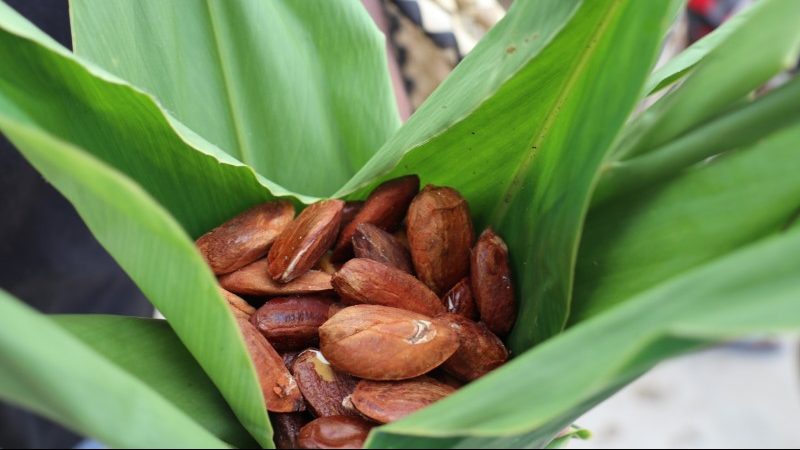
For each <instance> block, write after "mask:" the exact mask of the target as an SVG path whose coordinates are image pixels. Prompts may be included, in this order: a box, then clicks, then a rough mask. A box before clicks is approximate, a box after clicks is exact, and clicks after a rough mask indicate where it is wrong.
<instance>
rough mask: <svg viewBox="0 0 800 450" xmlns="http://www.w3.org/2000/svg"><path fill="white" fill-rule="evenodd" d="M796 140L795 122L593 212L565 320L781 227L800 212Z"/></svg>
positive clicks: (594, 311)
mask: <svg viewBox="0 0 800 450" xmlns="http://www.w3.org/2000/svg"><path fill="white" fill-rule="evenodd" d="M798 86H800V84H798ZM794 105H795V109H796V105H797V101H795V102H794ZM797 123H800V121H798V122H797ZM798 142H800V125H795V126H793V127H791V128H787V129H785V130H782V131H780V132H777V133H774V134H773V135H771V136H769V137H768V138H766V139H764V140H762V141H761V142H759V143H757V144H755V145H753V146H751V147H750V148H747V149H743V150H742V151H738V152H733V153H731V154H726V155H722V156H720V157H718V158H716V159H714V160H712V161H710V162H708V163H705V164H701V165H699V166H696V167H694V168H692V169H690V170H687V171H686V172H685V173H684V174H682V175H680V176H678V177H677V178H675V179H673V180H671V181H670V182H669V183H667V184H665V185H656V186H655V187H653V188H650V189H646V190H641V191H640V192H635V193H632V194H630V195H627V196H624V197H619V198H617V199H616V201H614V202H609V203H607V204H605V205H603V206H601V207H598V208H595V209H593V210H592V212H591V213H590V215H589V218H588V219H587V223H586V231H585V233H584V237H583V241H582V244H581V249H580V253H579V258H578V266H577V270H576V281H575V297H574V300H573V317H572V322H573V323H577V322H579V321H581V320H583V319H586V318H587V317H590V316H592V315H596V314H598V313H600V312H602V311H605V310H607V309H608V308H610V307H612V306H613V305H616V304H618V303H619V302H623V301H627V299H629V298H630V297H631V296H632V295H634V294H637V293H638V292H641V291H643V290H645V289H647V288H649V287H651V286H653V285H655V284H657V283H660V282H662V281H664V280H667V279H669V278H671V277H674V276H677V275H679V274H681V273H684V272H690V271H692V269H694V268H695V267H697V266H699V265H702V264H704V263H707V262H709V261H711V260H713V259H714V258H718V257H721V256H724V255H725V254H727V253H729V252H732V251H734V250H736V249H737V248H740V247H742V246H744V245H747V244H749V243H750V242H752V241H754V240H757V239H759V238H762V237H763V236H766V235H769V234H774V233H777V232H779V231H780V230H782V229H783V228H784V226H785V225H786V224H787V223H788V221H789V219H790V217H791V216H792V214H794V213H795V212H796V211H797V210H798V208H800V200H799V199H800V177H798V176H797V174H798V173H800V157H799V156H800V153H798V149H797V143H798Z"/></svg>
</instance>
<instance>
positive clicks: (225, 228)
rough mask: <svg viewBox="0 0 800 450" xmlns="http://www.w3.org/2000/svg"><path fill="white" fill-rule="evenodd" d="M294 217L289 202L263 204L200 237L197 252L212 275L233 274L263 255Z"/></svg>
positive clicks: (292, 207) (292, 208)
mask: <svg viewBox="0 0 800 450" xmlns="http://www.w3.org/2000/svg"><path fill="white" fill-rule="evenodd" d="M293 217H294V206H292V204H291V203H289V202H267V203H263V204H261V205H258V206H255V207H253V208H250V209H248V210H247V211H245V212H243V213H241V214H239V215H238V216H236V217H234V218H233V219H231V220H229V221H227V222H225V223H224V224H222V225H220V226H218V227H217V228H214V229H213V230H211V231H209V232H208V233H206V234H204V235H202V236H200V238H199V239H197V243H196V244H197V248H198V250H200V253H201V254H202V255H203V258H204V259H205V260H206V262H207V263H208V265H209V266H210V267H211V270H212V271H213V272H214V273H215V274H217V275H219V274H223V273H228V272H233V271H234V270H236V269H239V268H241V267H244V266H246V265H248V264H250V263H251V262H253V261H255V260H257V259H259V258H261V257H263V256H264V255H266V254H267V248H268V247H269V245H270V244H271V243H272V242H273V241H274V240H275V238H277V237H278V236H279V235H280V234H281V233H283V231H284V230H285V229H286V227H287V226H288V225H289V223H291V222H292V218H293Z"/></svg>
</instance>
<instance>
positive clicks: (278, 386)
mask: <svg viewBox="0 0 800 450" xmlns="http://www.w3.org/2000/svg"><path fill="white" fill-rule="evenodd" d="M236 321H237V323H238V324H239V329H240V330H241V332H242V336H243V337H244V342H245V344H246V345H247V350H248V352H249V353H250V358H251V359H252V360H253V366H255V368H256V373H257V374H258V381H259V383H260V384H261V391H262V392H263V394H264V401H265V402H266V404H267V410H269V411H272V412H294V411H303V410H305V408H306V405H305V402H304V401H303V396H302V394H300V389H299V388H298V387H297V382H295V379H294V377H292V375H291V374H290V373H289V369H287V368H286V366H284V365H283V359H282V358H281V356H280V355H279V354H278V352H276V351H275V349H274V348H272V346H271V345H269V342H267V340H266V339H265V338H264V336H262V335H261V333H259V332H258V330H257V329H256V327H254V326H253V324H251V323H250V322H248V321H247V320H246V319H244V318H243V317H237V318H236Z"/></svg>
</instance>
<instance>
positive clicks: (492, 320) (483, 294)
mask: <svg viewBox="0 0 800 450" xmlns="http://www.w3.org/2000/svg"><path fill="white" fill-rule="evenodd" d="M470 271H471V277H470V280H471V282H472V294H473V295H474V296H475V303H476V304H477V306H478V312H479V313H480V316H481V321H482V322H483V323H484V324H486V327H487V328H488V329H489V330H490V331H491V332H492V333H494V334H496V335H498V336H500V337H505V336H507V335H508V333H509V332H510V331H511V327H512V326H514V321H515V320H516V317H517V306H516V302H515V300H514V288H513V287H512V285H511V266H510V264H509V262H508V247H507V246H506V243H505V242H503V240H502V239H500V236H498V235H496V234H495V233H494V232H493V231H492V229H491V228H489V229H487V230H486V231H484V232H483V233H482V234H481V236H480V238H479V239H478V242H477V243H476V244H475V248H474V249H473V250H472V264H471V269H470Z"/></svg>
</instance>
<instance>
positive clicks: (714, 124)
mask: <svg viewBox="0 0 800 450" xmlns="http://www.w3.org/2000/svg"><path fill="white" fill-rule="evenodd" d="M798 104H800V78H795V79H794V80H792V81H790V82H788V83H787V84H786V85H784V86H782V87H780V88H778V89H775V90H774V91H771V92H769V93H768V94H766V95H764V96H762V97H759V98H758V99H756V100H755V101H753V102H750V103H745V104H743V105H741V106H739V107H738V108H735V109H734V110H732V111H730V112H728V113H727V114H724V115H722V116H721V117H719V118H715V119H712V120H711V121H710V122H708V123H707V124H705V125H702V126H700V127H699V128H695V129H693V130H691V131H689V132H688V133H686V134H684V135H682V136H680V137H679V138H677V139H675V140H673V141H670V142H668V143H666V144H664V145H663V146H661V147H659V148H657V149H654V150H651V151H649V152H648V153H645V154H643V155H639V156H637V157H634V158H631V159H627V160H624V161H609V162H607V163H606V164H604V166H603V169H602V172H601V177H600V182H599V183H598V185H597V188H596V189H595V192H594V196H593V197H592V207H593V208H596V207H598V205H600V204H602V203H605V202H608V201H609V200H610V199H613V198H616V197H618V196H620V195H623V194H626V193H630V192H633V191H635V190H641V189H642V188H645V187H647V186H652V185H656V184H657V183H659V182H661V181H662V180H665V179H667V178H669V177H671V176H673V175H675V174H676V173H679V172H680V171H681V170H683V169H685V168H686V167H689V166H690V165H692V164H695V163H697V162H700V161H702V160H703V159H705V158H708V157H711V156H714V155H716V154H719V153H722V152H724V151H727V150H731V149H736V148H741V147H746V146H748V145H750V144H752V143H754V142H756V141H757V140H758V139H761V138H763V137H765V136H768V135H769V134H771V133H773V132H775V131H776V130H779V129H781V128H783V127H785V126H787V125H789V124H792V123H797V122H800V108H798V107H797V105H798Z"/></svg>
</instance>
